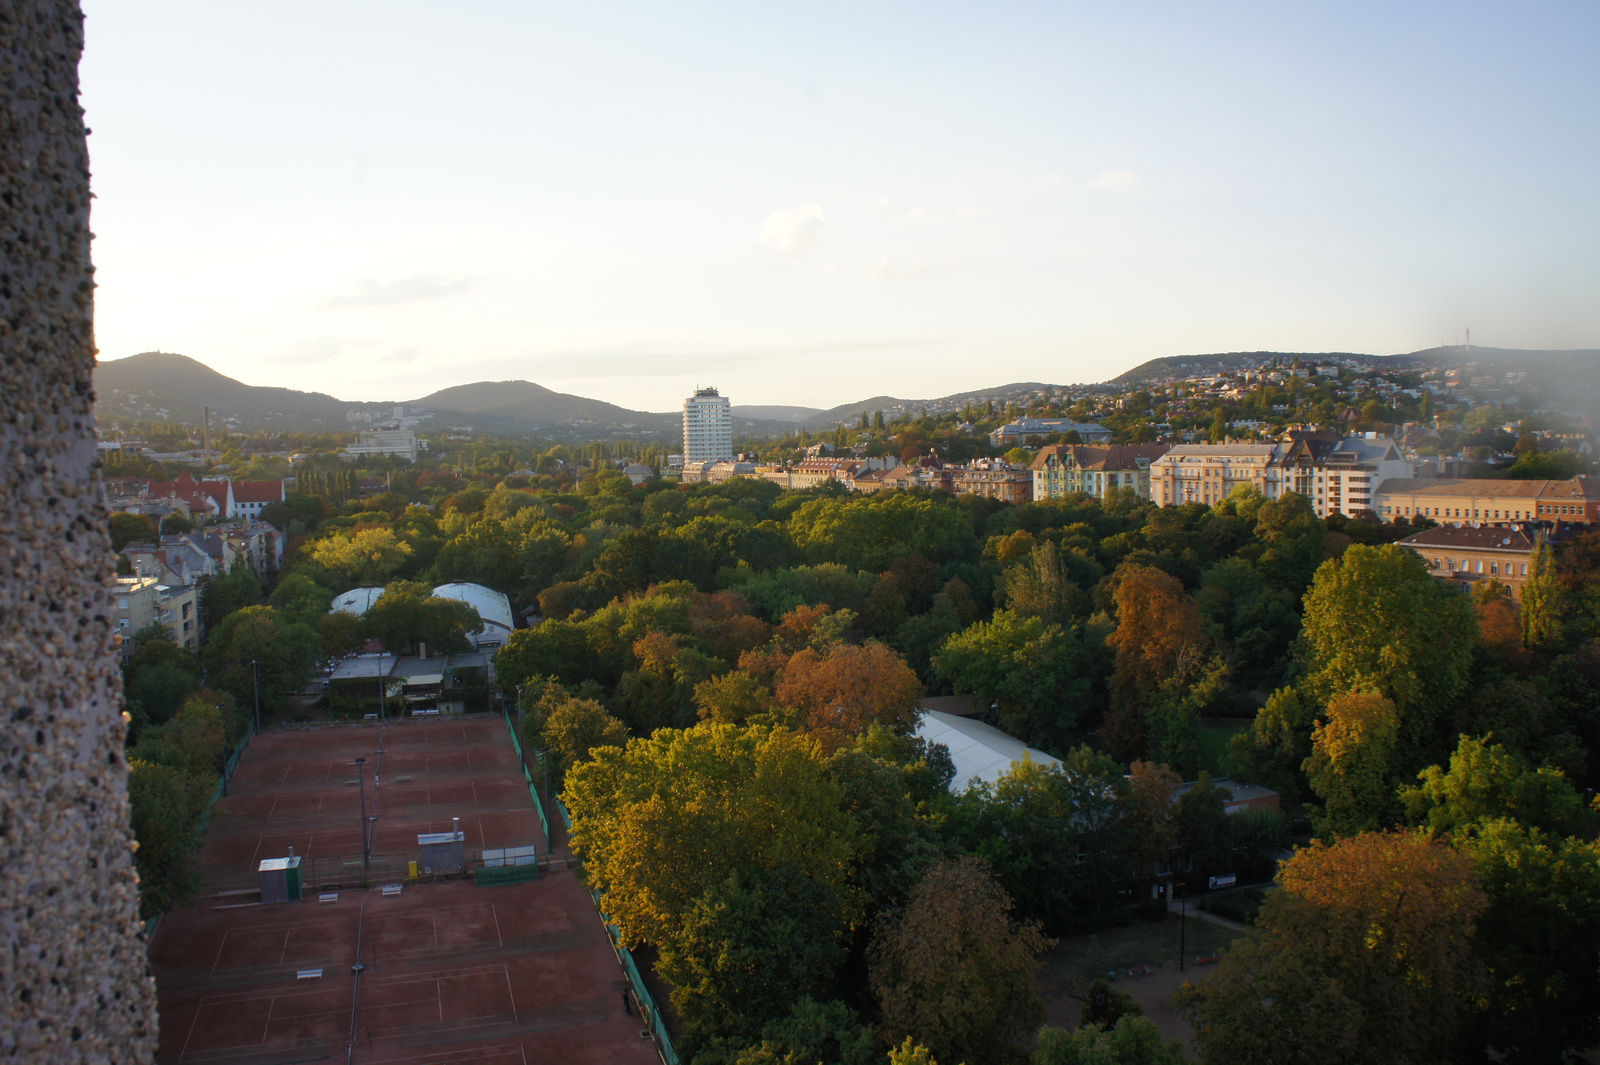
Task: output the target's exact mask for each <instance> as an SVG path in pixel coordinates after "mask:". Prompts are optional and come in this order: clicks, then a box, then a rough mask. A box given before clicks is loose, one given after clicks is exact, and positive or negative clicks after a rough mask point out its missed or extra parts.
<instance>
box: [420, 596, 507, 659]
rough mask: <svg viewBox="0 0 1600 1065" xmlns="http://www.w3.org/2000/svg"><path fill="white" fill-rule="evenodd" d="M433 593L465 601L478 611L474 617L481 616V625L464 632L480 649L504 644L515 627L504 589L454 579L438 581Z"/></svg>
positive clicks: (490, 648) (498, 646)
mask: <svg viewBox="0 0 1600 1065" xmlns="http://www.w3.org/2000/svg"><path fill="white" fill-rule="evenodd" d="M433 594H434V595H436V596H438V597H439V598H441V599H454V600H456V601H457V602H461V603H465V604H467V605H468V606H470V607H471V608H472V609H474V610H476V611H477V612H478V617H480V618H482V619H483V628H481V629H479V630H478V631H477V632H473V633H468V638H469V639H471V640H472V642H473V645H474V646H475V647H476V648H477V649H478V650H480V651H485V650H493V649H496V648H500V647H504V646H505V643H506V640H508V639H510V638H511V630H512V629H514V628H516V621H515V620H514V619H513V618H512V616H511V600H510V599H509V598H507V597H506V593H504V592H497V591H495V590H494V589H493V588H485V587H484V586H483V585H481V584H468V583H467V582H465V581H455V582H453V583H451V584H441V585H439V587H437V588H435V589H434V590H433Z"/></svg>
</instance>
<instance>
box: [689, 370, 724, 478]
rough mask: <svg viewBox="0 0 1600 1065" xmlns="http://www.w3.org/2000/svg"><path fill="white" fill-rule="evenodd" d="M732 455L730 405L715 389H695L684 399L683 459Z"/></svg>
mask: <svg viewBox="0 0 1600 1065" xmlns="http://www.w3.org/2000/svg"><path fill="white" fill-rule="evenodd" d="M731 458H733V405H732V404H730V403H729V402H728V397H727V396H723V395H719V394H718V393H717V390H716V389H714V388H697V389H695V393H694V395H692V396H690V397H689V398H688V399H686V400H684V401H683V461H684V464H685V465H687V464H688V463H691V462H721V461H722V460H724V459H731Z"/></svg>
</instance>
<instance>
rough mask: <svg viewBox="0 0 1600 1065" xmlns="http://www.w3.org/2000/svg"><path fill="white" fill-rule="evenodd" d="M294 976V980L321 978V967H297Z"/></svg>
mask: <svg viewBox="0 0 1600 1065" xmlns="http://www.w3.org/2000/svg"><path fill="white" fill-rule="evenodd" d="M294 978H295V979H296V980H321V979H322V970H321V969H297V970H295V974H294Z"/></svg>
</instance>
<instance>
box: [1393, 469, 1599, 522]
mask: <svg viewBox="0 0 1600 1065" xmlns="http://www.w3.org/2000/svg"><path fill="white" fill-rule="evenodd" d="M1372 502H1373V510H1374V512H1375V513H1376V514H1377V516H1378V517H1380V518H1382V519H1383V520H1384V521H1393V520H1394V519H1395V518H1409V517H1424V518H1432V519H1433V520H1435V521H1440V522H1472V521H1476V522H1487V523H1489V524H1492V525H1509V524H1513V523H1520V522H1527V521H1537V522H1544V523H1546V524H1554V523H1555V522H1558V521H1559V522H1562V523H1564V524H1568V525H1593V524H1597V523H1600V478H1596V477H1572V478H1569V479H1568V480H1565V481H1538V480H1525V481H1523V480H1518V481H1512V480H1496V479H1492V478H1486V477H1469V478H1438V479H1432V478H1390V479H1389V480H1386V481H1384V482H1383V483H1382V484H1380V485H1378V489H1377V491H1376V492H1374V493H1373V497H1372Z"/></svg>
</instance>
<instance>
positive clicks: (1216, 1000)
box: [1177, 832, 1486, 1065]
mask: <svg viewBox="0 0 1600 1065" xmlns="http://www.w3.org/2000/svg"><path fill="white" fill-rule="evenodd" d="M1279 884H1280V886H1281V890H1279V891H1277V892H1274V893H1273V894H1272V895H1271V896H1269V897H1268V899H1267V901H1266V903H1265V904H1264V905H1263V906H1262V909H1261V916H1260V918H1259V919H1258V921H1257V928H1258V930H1259V932H1260V936H1259V938H1256V939H1254V940H1244V941H1241V942H1239V943H1237V944H1236V945H1235V946H1234V947H1233V948H1232V949H1231V950H1229V951H1228V953H1227V954H1226V955H1224V957H1223V960H1222V963H1221V964H1220V965H1219V966H1218V967H1217V969H1216V971H1215V972H1214V973H1213V974H1212V975H1211V976H1209V977H1208V978H1207V979H1205V980H1203V981H1201V982H1200V983H1199V984H1197V985H1196V984H1187V985H1185V986H1184V987H1183V988H1182V989H1181V991H1180V993H1179V996H1178V1003H1177V1004H1178V1006H1179V1007H1180V1009H1183V1010H1184V1011H1185V1012H1186V1013H1187V1014H1188V1016H1189V1017H1190V1019H1191V1021H1192V1022H1193V1023H1194V1026H1195V1033H1196V1036H1197V1039H1198V1041H1199V1044H1200V1049H1201V1057H1202V1060H1203V1061H1205V1062H1206V1063H1207V1065H1224V1063H1225V1065H1279V1063H1282V1065H1289V1063H1296V1065H1298V1063H1302V1062H1311V1063H1313V1065H1323V1063H1328V1065H1332V1063H1334V1062H1348V1061H1368V1062H1378V1063H1384V1065H1391V1063H1392V1065H1411V1063H1414V1062H1420V1061H1448V1060H1451V1058H1450V1052H1451V1046H1452V1043H1453V1041H1454V1038H1455V1036H1456V1033H1457V1031H1458V1026H1459V1023H1460V1019H1461V1017H1462V1015H1463V1012H1464V1011H1465V1010H1466V1009H1467V1008H1468V1007H1469V1006H1470V1004H1471V1002H1472V1001H1473V996H1474V995H1475V994H1476V993H1477V992H1478V991H1479V990H1480V989H1481V987H1482V969H1481V966H1480V965H1479V963H1478V961H1477V960H1476V958H1475V957H1474V955H1473V950H1472V941H1473V934H1474V931H1475V929H1476V923H1477V919H1478V916H1479V915H1480V914H1481V913H1482V912H1483V909H1484V906H1485V903H1486V899H1485V897H1484V894H1483V891H1482V890H1481V889H1480V887H1479V885H1478V882H1477V880H1476V878H1475V877H1474V875H1473V872H1472V864H1471V862H1470V860H1469V859H1467V858H1466V857H1464V856H1463V855H1460V854H1457V853H1456V852H1455V851H1453V850H1451V849H1450V848H1449V847H1447V846H1445V845H1443V844H1440V843H1433V842H1430V841H1428V840H1427V839H1425V838H1424V837H1422V836H1420V835H1417V834H1416V833H1411V832H1393V833H1378V832H1369V833H1366V834H1363V835H1360V836H1354V837H1351V838H1349V839H1345V840H1340V841H1339V842H1338V843H1335V844H1333V845H1332V846H1328V845H1324V844H1321V843H1314V844H1313V845H1312V846H1310V847H1308V848H1305V849H1303V850H1301V851H1299V852H1298V853H1297V854H1296V855H1295V856H1294V858H1292V859H1290V860H1289V861H1288V862H1285V863H1284V865H1283V868H1282V870H1281V872H1280V873H1279Z"/></svg>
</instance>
